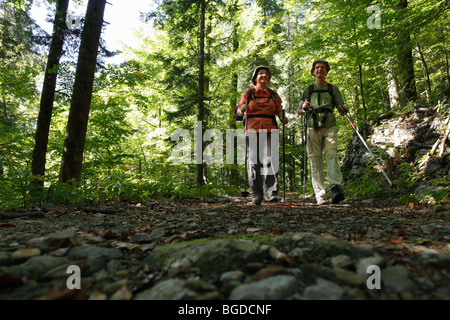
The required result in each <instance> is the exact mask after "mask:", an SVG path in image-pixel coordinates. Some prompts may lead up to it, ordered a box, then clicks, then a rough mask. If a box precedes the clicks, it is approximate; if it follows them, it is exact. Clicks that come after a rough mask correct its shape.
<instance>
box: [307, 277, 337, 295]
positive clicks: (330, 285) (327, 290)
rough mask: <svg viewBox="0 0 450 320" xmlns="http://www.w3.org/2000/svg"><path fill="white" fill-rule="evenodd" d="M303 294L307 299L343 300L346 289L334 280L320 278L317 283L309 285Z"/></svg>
mask: <svg viewBox="0 0 450 320" xmlns="http://www.w3.org/2000/svg"><path fill="white" fill-rule="evenodd" d="M303 294H304V297H305V299H307V300H342V299H344V295H345V289H344V288H342V287H340V286H339V285H337V284H336V283H334V282H331V281H328V280H325V279H322V278H319V279H317V281H316V284H315V285H312V286H309V287H307V288H306V289H305V290H304V292H303Z"/></svg>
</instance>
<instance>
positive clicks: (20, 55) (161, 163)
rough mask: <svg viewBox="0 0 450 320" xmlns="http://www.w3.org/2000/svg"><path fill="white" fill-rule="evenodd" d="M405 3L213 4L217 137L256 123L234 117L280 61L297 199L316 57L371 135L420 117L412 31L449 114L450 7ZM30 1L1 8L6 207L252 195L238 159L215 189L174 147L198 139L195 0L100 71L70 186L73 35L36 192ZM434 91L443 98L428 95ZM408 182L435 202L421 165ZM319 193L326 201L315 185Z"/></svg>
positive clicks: (163, 7) (420, 73) (209, 66)
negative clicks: (395, 98)
mask: <svg viewBox="0 0 450 320" xmlns="http://www.w3.org/2000/svg"><path fill="white" fill-rule="evenodd" d="M398 2H399V1H394V0H387V1H382V2H373V3H370V2H367V1H363V0H354V1H345V0H337V1H335V0H326V1H315V0H304V1H292V0H282V1H271V0H269V1H244V0H227V1H209V2H207V7H206V11H207V12H206V20H207V21H206V30H205V31H206V47H205V57H204V58H205V75H204V80H205V92H204V101H203V102H204V104H205V110H204V117H203V119H204V123H203V124H204V131H205V130H207V129H217V130H219V131H220V132H221V133H222V134H223V135H225V131H226V130H227V129H230V128H242V124H241V123H236V122H235V121H234V120H233V119H232V112H233V109H234V107H235V106H236V104H237V102H238V100H239V98H240V96H241V94H242V92H243V91H244V90H245V89H247V88H248V87H249V86H250V77H251V74H252V71H253V69H254V67H255V66H257V65H261V64H266V65H269V66H270V68H271V71H272V75H273V76H272V80H271V85H270V87H271V88H273V89H275V90H277V91H278V93H279V94H280V96H281V97H282V99H283V106H284V108H285V110H286V111H287V116H288V117H289V119H290V123H289V124H288V125H287V126H286V138H285V146H286V150H285V151H286V153H285V162H286V186H287V191H295V192H298V193H299V194H302V193H303V186H302V178H301V172H302V171H303V152H304V150H303V149H304V147H303V140H302V139H303V123H302V118H301V117H298V116H297V115H296V110H297V107H298V103H299V96H300V94H301V92H302V91H303V89H304V88H305V87H306V86H307V85H309V84H311V83H312V82H313V81H314V78H313V77H312V76H311V74H310V68H311V63H312V61H313V60H314V59H316V58H325V59H328V61H329V62H330V64H331V68H332V69H331V72H330V73H329V76H328V80H329V81H330V82H331V83H333V84H335V85H337V86H338V87H339V88H340V90H341V92H342V93H343V96H344V101H345V102H346V105H347V107H349V109H350V114H351V116H352V118H353V120H354V121H355V124H356V125H357V126H358V127H360V128H362V127H363V125H364V122H365V121H370V120H373V119H376V118H377V117H378V116H379V115H380V114H383V113H387V112H402V111H409V110H410V109H411V107H412V106H413V103H412V102H410V103H409V104H408V103H406V104H403V105H401V104H400V105H395V104H393V103H391V100H390V98H391V97H390V89H392V87H393V85H392V82H390V80H392V79H394V80H395V79H396V78H398V70H397V69H398V60H397V54H398V49H399V47H400V45H399V44H398V36H399V34H400V31H401V32H408V33H409V34H410V35H411V43H410V45H412V46H411V47H412V48H413V50H412V53H413V58H414V61H413V63H414V71H415V79H416V87H417V92H418V93H419V94H422V93H423V95H422V96H423V97H421V98H420V99H419V102H427V103H429V104H432V103H437V104H438V108H439V110H440V111H442V112H447V111H446V110H447V109H448V108H447V106H448V104H446V99H448V95H449V93H450V91H449V88H450V78H449V76H448V74H449V66H448V61H449V57H448V56H449V45H448V43H449V41H450V40H449V35H448V30H449V21H450V20H449V19H448V12H449V10H448V9H449V4H448V1H447V2H445V1H439V0H432V1H424V0H411V1H408V6H407V8H405V9H404V10H397V9H396V6H397V4H398ZM29 3H30V1H19V0H17V1H4V2H2V3H1V7H0V9H1V12H0V22H1V29H0V34H1V46H0V109H1V110H0V126H1V127H0V200H1V205H0V207H2V208H5V207H17V206H21V205H28V204H30V203H36V202H39V201H44V200H51V201H54V202H61V203H77V202H91V203H97V202H105V201H122V200H131V201H139V202H146V201H151V199H152V198H155V197H171V198H186V197H207V196H212V195H224V194H233V195H235V194H239V192H240V191H242V189H243V188H244V179H243V177H244V168H243V166H242V165H237V164H231V165H230V164H225V163H226V161H225V160H226V159H225V154H224V158H223V160H224V161H223V163H222V164H211V165H210V164H208V165H205V169H204V172H203V174H204V176H205V181H206V184H205V185H204V186H203V187H202V188H197V186H196V181H195V176H196V166H195V164H185V165H179V164H175V163H173V162H171V161H170V160H169V159H170V156H171V152H172V149H173V148H174V146H175V144H176V143H175V142H173V141H171V137H172V135H173V133H174V132H175V131H176V130H177V129H187V130H188V131H189V132H190V133H191V137H193V124H194V123H195V121H196V119H197V116H198V115H197V105H198V97H199V92H198V77H199V70H198V59H199V46H198V39H199V30H200V26H199V17H200V16H199V5H198V4H199V2H198V1H193V0H183V1H161V2H159V7H158V8H157V10H156V11H155V12H151V13H149V14H148V16H147V18H148V20H152V22H153V23H154V24H153V25H154V30H153V32H152V33H151V34H149V35H142V36H141V40H142V47H140V48H133V49H129V50H128V52H127V54H128V57H129V60H128V61H126V62H124V63H122V64H120V65H109V66H106V65H104V66H103V67H102V68H101V69H100V70H99V71H98V73H97V75H96V80H95V85H94V95H93V98H92V104H91V113H90V117H89V127H88V131H87V139H86V146H85V153H84V167H83V176H82V181H78V182H77V181H72V182H71V183H70V184H62V185H61V184H59V183H58V175H59V167H60V162H61V153H62V147H63V146H62V143H63V141H64V134H65V125H66V122H67V115H68V109H69V105H70V98H71V92H72V87H73V79H74V70H75V67H76V62H75V56H76V55H75V53H76V51H77V46H78V43H79V39H78V36H77V35H76V34H74V35H72V38H70V39H69V40H68V42H67V43H66V45H67V47H66V52H67V54H66V60H65V61H63V62H62V63H61V64H60V65H59V66H58V72H59V74H58V85H57V94H56V100H55V101H56V102H55V105H54V108H53V115H52V125H51V128H50V135H49V144H48V151H47V168H46V174H45V177H40V178H41V179H43V180H44V181H45V188H44V192H43V194H42V195H41V196H40V198H36V195H33V196H32V195H31V192H30V186H29V182H30V178H31V177H30V166H29V164H30V161H31V160H30V159H31V150H32V147H33V134H34V131H35V123H36V117H37V112H36V109H37V106H38V104H39V102H38V101H39V92H38V89H37V88H39V83H41V81H42V79H41V77H42V71H43V69H44V66H45V59H44V57H43V56H41V55H40V54H39V52H44V51H45V50H43V49H42V48H40V50H38V49H39V48H38V47H37V45H38V44H37V43H36V42H35V41H34V40H33V39H34V38H35V37H34V34H33V30H34V29H35V26H34V24H33V22H32V21H30V19H29V16H28V13H27V9H28V5H29ZM24 4H25V5H26V6H23V5H24ZM370 4H375V5H377V6H379V8H380V14H381V24H380V28H379V29H378V28H374V29H369V28H368V26H367V21H368V19H369V17H370V15H371V13H370V12H367V10H366V9H367V8H368V6H369V5H370ZM111 23H117V22H115V21H112V22H111ZM419 47H420V52H419V50H418V48H419ZM422 57H423V58H422ZM425 64H426V67H425ZM397 80H398V79H397ZM429 86H430V87H431V92H428V93H427V92H426V90H428V87H429ZM427 94H428V96H427ZM427 97H428V98H427ZM427 99H428V100H427ZM338 125H339V127H340V131H339V141H340V143H339V145H338V148H339V149H338V151H339V153H340V155H343V154H344V153H345V151H346V143H347V141H349V140H350V138H351V137H352V136H353V130H352V129H351V127H350V125H349V124H348V122H347V120H346V119H345V118H342V117H338ZM280 146H282V141H281V140H280ZM192 148H193V143H192ZM281 151H282V150H281V148H280V159H281ZM281 174H282V167H281V166H280V174H279V182H280V184H279V185H280V190H281V188H282V187H284V186H283V185H282V183H283V179H282V176H281ZM349 179H350V180H349V181H348V183H347V186H346V188H348V189H349V192H348V194H349V196H350V197H351V198H354V199H356V198H361V197H366V196H374V195H376V196H377V195H385V194H386V192H387V191H386V182H385V181H384V180H382V179H383V178H382V176H381V175H380V173H379V172H377V171H376V169H375V168H369V169H368V170H366V172H365V174H364V175H363V177H358V178H356V179H354V178H353V177H349ZM444 182H445V181H441V182H440V184H439V185H437V186H436V187H442V188H438V189H435V190H436V191H433V192H432V193H430V194H429V196H430V197H433V199H434V200H435V201H437V202H444V201H446V199H448V186H446V185H444ZM394 183H395V184H396V185H397V187H398V188H399V189H402V190H405V195H404V198H402V199H401V200H402V201H404V202H407V201H415V200H418V201H428V200H425V199H415V196H414V194H411V193H410V192H408V191H409V190H412V189H413V188H414V187H416V186H417V185H418V184H420V183H423V177H422V176H421V175H420V172H419V171H418V170H417V169H416V168H415V167H414V165H412V164H402V165H400V167H399V172H398V177H396V180H395V181H394ZM306 189H307V190H306V192H307V193H308V194H311V193H312V186H311V183H310V181H309V179H308V180H307V188H306ZM407 190H408V191H407Z"/></svg>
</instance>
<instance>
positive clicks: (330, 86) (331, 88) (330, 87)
mask: <svg viewBox="0 0 450 320" xmlns="http://www.w3.org/2000/svg"><path fill="white" fill-rule="evenodd" d="M328 93H329V94H330V96H331V101H332V104H333V108H334V107H335V106H336V104H335V103H334V94H333V85H332V84H331V83H328Z"/></svg>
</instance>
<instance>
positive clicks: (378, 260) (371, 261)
mask: <svg viewBox="0 0 450 320" xmlns="http://www.w3.org/2000/svg"><path fill="white" fill-rule="evenodd" d="M372 265H375V266H378V267H380V269H381V267H383V266H384V265H385V261H384V259H383V258H382V257H367V258H363V259H360V260H359V262H358V265H357V266H356V272H357V273H358V274H360V275H363V276H367V274H368V273H367V268H368V267H370V266H372Z"/></svg>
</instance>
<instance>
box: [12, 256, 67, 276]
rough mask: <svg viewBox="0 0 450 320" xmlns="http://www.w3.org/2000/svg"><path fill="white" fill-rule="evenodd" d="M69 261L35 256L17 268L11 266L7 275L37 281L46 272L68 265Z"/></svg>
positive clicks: (61, 258)
mask: <svg viewBox="0 0 450 320" xmlns="http://www.w3.org/2000/svg"><path fill="white" fill-rule="evenodd" d="M70 262H71V261H70V260H69V259H67V258H63V257H53V256H48V255H43V256H35V257H31V258H30V259H28V260H27V261H26V262H24V263H22V264H19V265H17V266H12V267H10V268H9V269H7V270H8V272H9V273H11V274H12V275H14V276H16V277H27V278H29V279H39V278H41V277H43V276H44V275H45V274H46V273H47V272H48V271H50V270H53V269H54V268H56V267H59V266H61V265H65V264H67V265H69V264H70Z"/></svg>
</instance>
